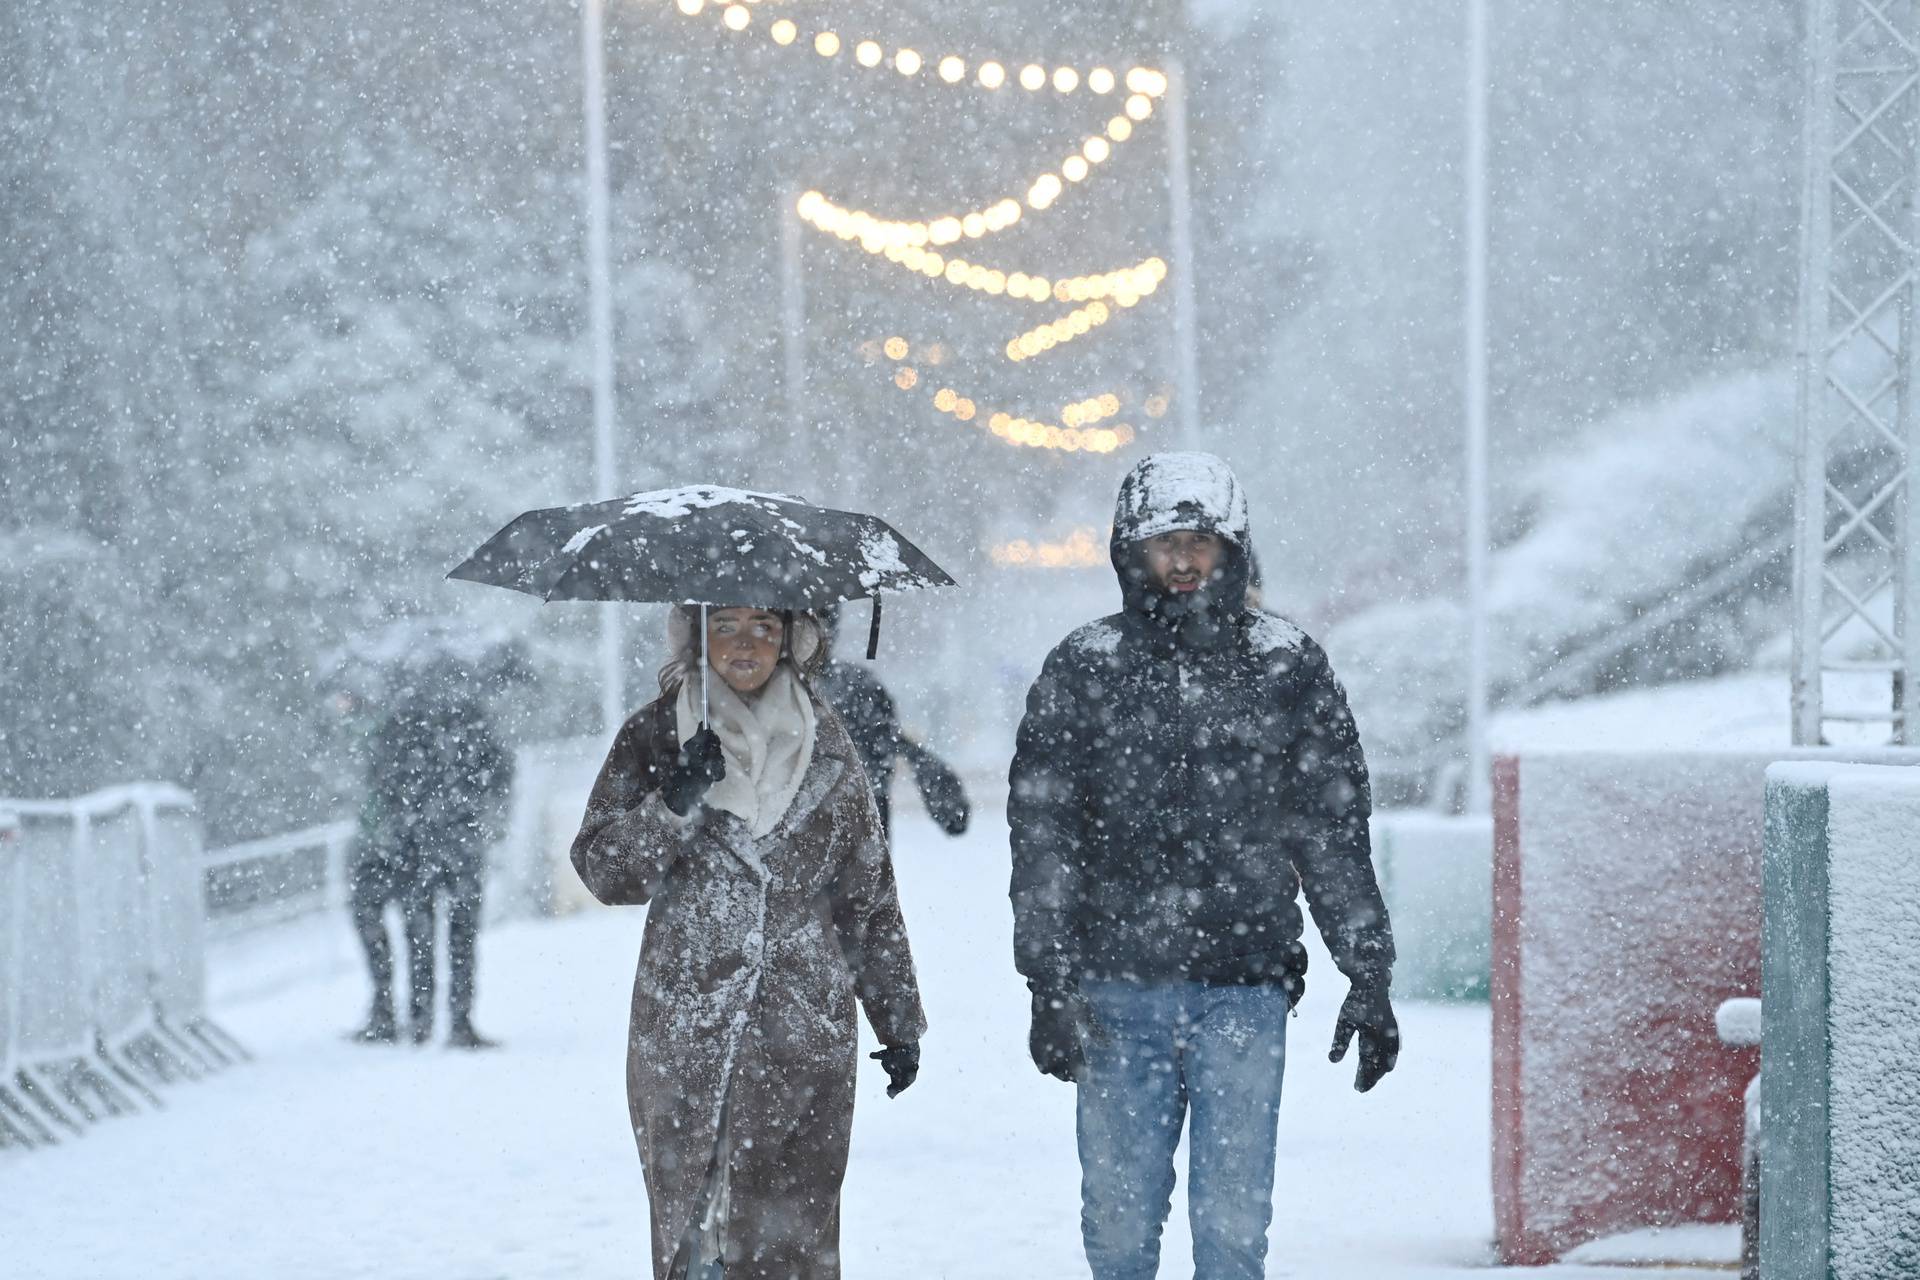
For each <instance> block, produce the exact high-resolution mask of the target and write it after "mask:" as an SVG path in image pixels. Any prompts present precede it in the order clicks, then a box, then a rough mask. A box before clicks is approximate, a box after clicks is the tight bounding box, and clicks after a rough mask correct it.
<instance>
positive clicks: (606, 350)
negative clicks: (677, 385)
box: [580, 0, 627, 734]
mask: <svg viewBox="0 0 1920 1280" xmlns="http://www.w3.org/2000/svg"><path fill="white" fill-rule="evenodd" d="M603 6H604V0H580V55H581V62H582V67H583V75H582V82H583V84H584V93H585V103H584V106H585V115H586V151H587V245H586V249H587V314H588V327H589V329H590V330H591V332H592V340H593V487H594V492H595V495H596V496H597V497H600V498H611V497H613V496H615V492H616V489H617V486H618V483H619V481H618V478H617V476H616V475H615V470H614V458H613V408H614V406H613V284H612V280H611V278H610V275H611V273H610V269H609V267H608V257H609V249H608V240H609V235H608V229H607V224H608V221H609V215H608V211H607V207H608V204H609V200H608V195H607V116H606V91H605V81H606V46H605V42H604V40H603V39H602V30H603V27H604V18H603V12H602V10H603ZM599 613H600V724H601V728H602V729H603V730H604V731H605V732H606V733H608V734H612V733H614V732H616V731H617V730H618V729H619V728H620V723H621V721H622V720H624V719H625V718H626V701H627V698H626V689H625V681H624V680H623V676H624V671H623V670H622V667H621V662H620V622H621V614H620V609H619V607H618V606H617V605H609V606H606V607H604V608H602V609H600V610H599Z"/></svg>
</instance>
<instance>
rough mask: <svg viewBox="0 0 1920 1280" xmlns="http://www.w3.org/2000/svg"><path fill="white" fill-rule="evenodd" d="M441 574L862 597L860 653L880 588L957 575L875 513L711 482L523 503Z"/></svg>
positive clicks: (729, 596) (628, 588)
mask: <svg viewBox="0 0 1920 1280" xmlns="http://www.w3.org/2000/svg"><path fill="white" fill-rule="evenodd" d="M447 576H448V577H449V578H458V579H461V580H463V581H467V582H483V583H487V584H488V585H491V586H496V587H507V588H510V589H512V590H514V591H524V592H526V593H527V594H529V595H536V596H539V597H540V598H541V599H542V600H628V601H633V602H635V603H646V604H698V605H702V606H707V605H744V604H751V605H758V606H761V607H763V608H775V609H820V608H825V607H826V606H828V605H831V604H833V603H835V602H836V601H840V600H859V599H866V598H871V599H872V600H873V623H872V628H871V630H870V632H869V634H868V637H867V656H868V657H869V658H871V657H872V656H873V655H874V652H875V650H876V648H877V646H878V644H879V638H880V595H881V593H882V592H887V591H914V590H918V589H920V588H922V587H950V586H952V585H954V582H953V578H952V577H951V576H949V575H948V573H947V571H946V570H944V569H942V568H941V567H940V566H939V565H937V564H935V563H934V562H933V561H932V560H930V559H928V558H927V556H926V554H925V553H924V552H922V551H921V550H920V548H918V547H916V546H914V545H913V544H912V543H911V542H908V541H907V540H906V539H905V538H903V537H901V536H900V535H899V534H898V533H897V532H895V531H894V529H893V527H892V526H891V525H889V524H888V523H887V522H886V521H884V520H882V519H880V517H878V516H870V515H865V514H862V513H860V512H857V511H836V510H833V509H831V508H828V507H816V506H813V505H811V504H809V503H806V502H802V501H801V500H800V499H798V498H794V497H790V496H787V495H785V494H775V493H754V492H751V491H749V490H745V489H727V488H722V487H719V486H717V485H689V486H686V487H684V488H680V489H655V490H652V491H650V492H647V493H636V494H634V495H633V496H632V497H630V498H615V499H613V500H612V501H609V502H586V503H580V504H577V505H575V506H570V507H547V508H543V509H541V510H538V511H529V512H526V513H525V514H523V515H520V516H518V517H516V518H515V519H514V520H513V522H512V523H510V524H509V525H507V527H506V528H504V529H502V530H500V532H498V533H496V534H494V535H493V536H492V537H491V538H489V539H487V541H486V542H485V544H483V545H482V546H481V548H480V549H479V550H478V551H476V552H474V553H473V554H472V555H471V556H469V557H468V558H467V559H466V561H465V562H464V563H462V564H461V565H460V567H459V568H457V569H455V570H454V571H453V572H452V573H450V574H448V575H447ZM703 612H704V610H703ZM705 637H706V629H705V627H702V628H701V639H702V643H703V645H704V642H705Z"/></svg>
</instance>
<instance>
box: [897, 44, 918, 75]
mask: <svg viewBox="0 0 1920 1280" xmlns="http://www.w3.org/2000/svg"><path fill="white" fill-rule="evenodd" d="M893 69H894V70H896V71H898V72H899V73H900V74H901V75H903V76H917V75H919V74H920V55H919V54H918V53H916V52H915V51H914V50H912V49H902V50H900V52H898V53H896V54H894V55H893Z"/></svg>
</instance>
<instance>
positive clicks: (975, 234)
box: [960, 213, 987, 240]
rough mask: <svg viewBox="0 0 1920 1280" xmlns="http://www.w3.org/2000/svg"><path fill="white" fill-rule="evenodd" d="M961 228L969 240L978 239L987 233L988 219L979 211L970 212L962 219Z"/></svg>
mask: <svg viewBox="0 0 1920 1280" xmlns="http://www.w3.org/2000/svg"><path fill="white" fill-rule="evenodd" d="M960 230H961V231H962V232H963V233H964V234H965V235H966V237H967V238H968V239H969V240H978V239H979V238H980V237H981V236H983V235H985V234H987V220H986V219H985V218H983V217H981V216H980V215H979V214H977V213H970V214H968V215H967V216H966V217H964V218H962V219H960Z"/></svg>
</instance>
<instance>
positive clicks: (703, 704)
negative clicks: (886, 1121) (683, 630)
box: [700, 604, 713, 729]
mask: <svg viewBox="0 0 1920 1280" xmlns="http://www.w3.org/2000/svg"><path fill="white" fill-rule="evenodd" d="M712 678H713V677H712V676H710V675H709V674H707V606H706V605H704V604H703V605H701V606H700V727H701V728H702V729H704V728H706V727H707V681H708V680H711V679H712Z"/></svg>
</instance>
